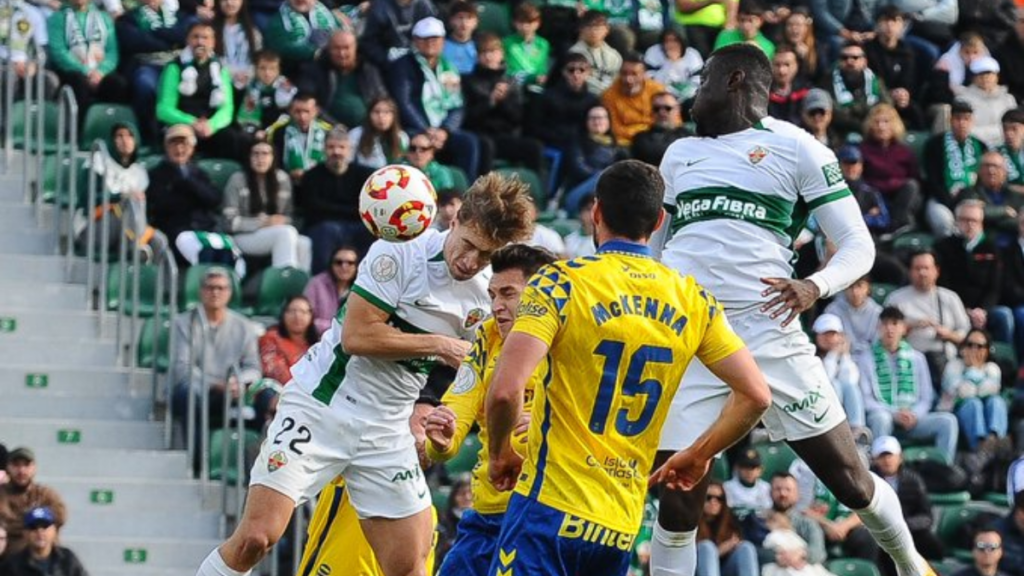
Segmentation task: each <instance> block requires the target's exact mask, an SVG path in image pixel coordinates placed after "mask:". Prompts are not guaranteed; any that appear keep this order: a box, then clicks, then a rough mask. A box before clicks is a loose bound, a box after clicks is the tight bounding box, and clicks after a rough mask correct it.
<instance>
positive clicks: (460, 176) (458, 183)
mask: <svg viewBox="0 0 1024 576" xmlns="http://www.w3.org/2000/svg"><path fill="white" fill-rule="evenodd" d="M448 168H449V169H451V171H452V181H453V183H454V185H455V189H456V190H458V191H459V192H465V191H466V190H467V189H469V177H468V176H466V173H465V172H463V171H462V168H459V167H458V166H448Z"/></svg>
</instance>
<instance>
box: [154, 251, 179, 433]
mask: <svg viewBox="0 0 1024 576" xmlns="http://www.w3.org/2000/svg"><path fill="white" fill-rule="evenodd" d="M156 267H157V268H156V294H155V297H156V301H155V302H154V304H153V368H152V370H153V372H152V374H151V375H150V378H151V384H152V394H153V412H152V414H151V415H152V416H153V417H154V418H155V417H156V404H157V399H158V398H159V396H158V395H157V391H158V389H159V386H160V374H159V372H160V371H159V364H158V361H159V358H160V325H161V324H162V323H163V302H164V290H165V289H168V288H167V286H168V285H169V286H170V288H169V290H170V295H169V298H168V300H169V303H168V310H169V312H170V313H169V314H168V315H167V317H168V319H169V321H170V322H171V330H173V329H174V314H175V313H176V312H177V311H178V290H177V288H178V264H177V263H176V262H175V261H174V255H173V254H172V253H171V251H170V250H165V251H163V252H161V253H160V254H158V255H156ZM164 268H166V269H167V272H166V276H165V272H164ZM168 336H169V337H168V339H167V359H168V363H167V380H166V386H165V393H166V396H165V398H164V401H165V404H166V407H167V409H166V417H165V422H164V443H165V445H166V447H167V448H168V449H170V448H171V434H172V432H173V428H172V426H173V419H172V418H173V409H172V408H171V399H172V397H173V396H172V394H173V389H172V386H173V383H174V354H175V352H176V350H175V346H176V344H175V342H174V335H173V334H169V335H168Z"/></svg>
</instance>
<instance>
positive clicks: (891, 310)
mask: <svg viewBox="0 0 1024 576" xmlns="http://www.w3.org/2000/svg"><path fill="white" fill-rule="evenodd" d="M906 319H907V317H906V316H904V315H903V311H902V310H900V309H899V308H897V307H895V306H886V307H885V308H882V313H881V314H879V315H878V321H879V322H885V321H887V320H888V321H890V322H905V321H906Z"/></svg>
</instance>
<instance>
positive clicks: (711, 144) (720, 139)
mask: <svg viewBox="0 0 1024 576" xmlns="http://www.w3.org/2000/svg"><path fill="white" fill-rule="evenodd" d="M771 79H772V76H771V68H770V65H769V63H768V59H767V58H766V57H765V56H764V53H763V52H761V50H760V49H759V48H757V47H756V46H751V45H747V44H737V45H733V46H729V47H727V48H723V49H722V50H718V51H716V52H715V53H713V54H712V56H711V57H710V58H709V59H708V61H707V63H706V64H705V66H704V72H703V73H702V74H701V86H700V90H699V91H698V93H697V96H696V100H695V101H694V104H693V110H692V115H693V117H694V119H695V120H696V122H697V132H698V137H696V138H685V139H681V140H677V141H676V142H675V143H673V144H672V146H670V147H669V149H668V151H667V152H666V153H665V156H664V159H663V160H662V165H661V173H662V176H663V177H664V179H665V183H666V189H665V207H666V210H667V211H669V213H670V214H671V215H672V222H671V226H670V231H669V232H668V234H669V235H670V238H669V240H668V242H667V243H666V244H665V246H664V250H663V252H662V260H663V261H664V262H665V263H666V264H668V265H669V266H671V267H673V268H676V269H677V270H679V271H680V272H682V273H683V274H691V275H693V276H694V277H695V278H696V279H697V281H698V282H699V283H700V284H701V285H703V286H705V287H706V288H708V289H709V290H710V291H711V292H713V293H714V294H715V296H716V297H717V298H718V300H719V301H720V302H721V303H722V304H723V306H724V307H725V309H726V313H727V315H728V317H729V321H730V323H731V324H732V326H733V328H734V329H735V330H736V333H737V334H739V336H740V337H741V338H743V340H744V341H746V343H747V346H748V347H749V348H750V350H751V352H752V353H753V355H754V358H755V359H756V360H757V363H758V366H759V367H760V368H761V370H762V371H763V372H764V374H765V378H766V379H767V381H768V384H769V386H770V387H771V390H772V407H771V408H770V409H769V410H768V412H767V413H766V414H765V416H764V417H763V418H762V422H764V424H765V425H766V426H767V428H768V432H769V435H770V436H771V437H772V439H774V440H783V439H784V440H787V441H788V442H789V443H790V445H791V446H792V447H793V449H794V450H796V452H797V453H798V454H799V455H800V456H801V457H802V458H803V459H804V461H806V462H807V464H808V465H810V467H811V468H812V469H813V470H814V472H815V474H817V476H818V477H819V478H820V479H821V480H822V481H823V482H824V483H825V484H826V485H827V486H828V487H829V488H830V490H831V491H832V493H833V494H835V496H836V497H837V498H838V499H839V501H840V502H842V503H843V504H845V505H846V506H848V507H850V508H851V509H854V510H856V511H857V512H858V513H859V514H860V517H861V519H862V520H863V522H864V525H865V526H866V527H867V528H868V530H869V531H870V532H871V534H872V535H873V536H874V537H875V539H876V540H877V541H878V543H879V545H880V546H881V547H882V548H883V549H884V550H885V551H886V552H888V553H889V554H890V555H891V556H892V557H893V560H894V561H895V564H896V566H897V570H898V572H899V574H900V576H923V575H925V574H929V573H931V568H930V567H929V566H928V564H927V563H926V562H925V561H924V559H923V558H922V557H921V556H920V554H918V552H917V550H916V549H915V548H914V543H913V540H912V538H911V536H910V531H909V529H908V528H907V525H906V522H905V521H904V520H903V515H902V512H901V510H900V504H899V500H898V499H897V498H896V493H895V492H894V491H893V489H892V488H891V487H890V486H889V485H888V484H886V483H885V482H884V481H883V480H881V479H880V478H878V477H877V476H875V475H873V474H871V473H870V472H869V471H868V470H867V468H865V467H864V465H863V463H862V462H861V460H860V459H859V458H858V456H857V450H856V447H855V444H854V441H853V436H852V434H851V432H850V427H849V425H848V424H847V423H846V418H845V414H844V413H843V408H842V405H841V403H840V401H839V399H838V398H837V397H836V395H835V392H834V391H833V388H832V385H831V384H830V383H829V379H828V376H827V375H826V373H825V371H824V368H823V367H822V364H821V362H820V361H819V360H818V359H817V358H816V357H815V355H814V346H813V344H811V342H810V341H809V340H808V338H807V336H806V335H805V334H804V333H803V331H802V330H801V329H800V326H799V322H794V320H797V318H798V316H799V314H800V313H801V312H803V311H805V310H807V309H808V308H810V307H811V306H812V305H813V304H814V302H815V301H816V300H817V299H819V298H822V297H826V296H830V295H832V294H836V293H838V292H839V291H841V290H842V289H843V288H845V287H846V286H847V285H849V284H851V283H852V282H853V281H854V280H856V279H857V278H859V277H861V276H862V275H864V274H865V273H866V272H867V271H868V270H869V269H870V267H871V265H872V263H873V262H874V245H873V243H872V240H871V237H870V235H869V234H868V231H867V228H866V226H865V225H864V221H863V219H862V218H861V216H860V210H859V208H858V206H857V203H856V201H855V200H854V199H853V197H852V195H851V194H850V191H849V189H848V188H847V185H846V183H845V182H844V180H843V175H842V172H841V171H840V169H839V164H838V162H837V161H836V157H835V155H834V154H833V153H832V152H831V151H830V150H829V149H828V148H826V147H824V146H822V145H821V144H820V143H818V142H817V141H816V140H814V138H812V137H811V136H810V135H809V134H808V133H806V132H804V131H802V130H800V129H799V128H797V127H796V126H793V125H792V124H789V123H787V122H783V121H780V120H776V119H774V118H771V117H769V116H768V115H767V105H768V93H769V87H770V85H771ZM811 214H813V215H814V217H815V218H816V219H817V221H818V223H819V224H820V225H821V228H822V230H823V231H824V232H825V234H826V235H827V236H828V237H829V238H830V239H831V240H832V241H833V242H834V243H835V244H836V246H837V247H838V251H837V252H836V254H835V255H834V256H833V257H832V258H831V259H830V260H829V262H828V264H827V265H826V266H825V267H824V268H823V269H822V270H819V271H818V272H816V273H814V274H812V275H811V276H810V277H808V278H807V279H803V280H800V279H793V278H792V275H793V268H792V265H791V262H792V260H793V257H794V252H793V250H792V241H793V239H794V238H795V237H796V235H797V233H799V231H800V229H801V227H802V225H803V223H804V220H805V219H806V218H807V217H808V216H809V215H811ZM728 393H729V389H728V388H727V387H726V386H725V384H723V383H722V382H721V381H719V380H718V379H716V378H715V377H714V376H713V375H712V374H711V373H710V372H709V371H708V370H707V369H706V368H705V367H704V366H703V365H701V364H700V363H699V362H694V363H692V364H691V365H690V367H689V369H688V371H687V373H686V375H685V376H684V377H683V383H682V386H681V388H680V391H679V393H678V394H677V395H676V397H675V398H674V400H673V404H672V410H671V412H670V415H669V419H668V421H667V422H666V424H665V428H664V430H663V432H662V439H661V452H660V453H659V454H660V455H661V459H664V458H667V457H668V456H669V455H670V454H672V452H674V451H676V450H679V449H681V448H684V447H686V446H689V445H690V444H691V443H692V442H693V440H695V439H696V438H697V437H698V436H699V435H700V434H701V433H702V432H703V431H704V430H705V429H707V428H708V427H709V426H710V425H711V423H713V422H714V421H715V420H716V419H717V418H718V417H719V414H720V412H721V409H722V406H723V404H724V403H725V400H726V398H727V397H728ZM707 483H708V478H707V477H705V478H704V479H703V480H702V481H700V482H696V483H684V484H680V485H679V486H677V487H682V488H683V489H684V490H686V491H681V490H674V489H668V487H666V488H665V489H663V490H662V499H661V508H660V511H659V517H658V522H657V524H656V526H655V531H654V538H653V540H652V557H651V573H652V575H653V576H668V575H684V576H692V575H693V573H694V568H695V566H696V548H695V546H696V543H695V542H694V537H695V534H696V527H697V523H698V520H699V515H700V513H701V510H702V509H703V502H704V494H705V491H706V489H707Z"/></svg>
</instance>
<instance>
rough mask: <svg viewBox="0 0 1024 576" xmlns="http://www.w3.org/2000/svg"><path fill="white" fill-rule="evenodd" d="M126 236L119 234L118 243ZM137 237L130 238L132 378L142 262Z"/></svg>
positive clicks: (129, 367)
mask: <svg viewBox="0 0 1024 576" xmlns="http://www.w3.org/2000/svg"><path fill="white" fill-rule="evenodd" d="M126 239H127V236H126V235H124V234H121V238H120V241H121V242H124V241H125V240H126ZM139 240H140V238H139V235H138V234H134V235H133V236H132V238H131V246H132V317H131V323H129V326H130V330H129V331H128V334H129V335H130V337H131V340H130V341H129V342H128V370H129V373H130V374H131V375H132V376H135V372H136V370H137V368H138V361H137V360H138V359H137V358H136V354H137V353H138V342H139V338H138V331H139V301H140V298H139V283H140V277H141V274H142V270H141V268H142V262H141V257H140V251H141V246H139Z"/></svg>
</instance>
